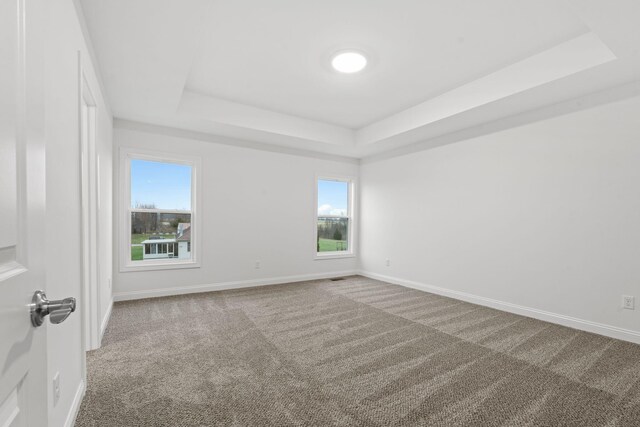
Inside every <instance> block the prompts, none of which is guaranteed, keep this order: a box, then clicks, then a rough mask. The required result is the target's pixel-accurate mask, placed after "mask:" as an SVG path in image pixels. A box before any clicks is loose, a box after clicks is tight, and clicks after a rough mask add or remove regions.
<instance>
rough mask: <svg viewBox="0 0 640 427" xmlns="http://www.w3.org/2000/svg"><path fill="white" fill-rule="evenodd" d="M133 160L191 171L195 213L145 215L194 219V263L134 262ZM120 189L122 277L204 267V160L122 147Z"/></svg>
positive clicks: (171, 259)
mask: <svg viewBox="0 0 640 427" xmlns="http://www.w3.org/2000/svg"><path fill="white" fill-rule="evenodd" d="M131 159H142V160H150V161H155V162H166V163H177V164H182V165H187V166H190V167H191V210H190V211H182V210H175V209H173V210H172V209H166V210H165V209H148V210H144V211H149V212H153V211H159V212H178V213H189V214H190V215H191V259H177V258H170V259H163V260H157V259H156V260H146V261H135V262H132V261H131V249H130V248H131V232H130V231H131V225H130V221H131V212H132V211H135V210H137V209H135V208H130V203H131V196H130V192H131V169H130V167H129V165H130V161H131ZM118 162H119V165H118V169H119V174H118V185H119V197H118V206H117V207H116V211H115V212H117V215H118V218H119V221H118V224H119V230H118V234H117V235H118V236H119V239H118V242H117V248H118V261H119V262H118V263H119V271H120V272H121V273H126V272H132V271H151V270H166V269H181V268H199V267H200V253H201V251H200V249H201V240H202V239H201V238H200V237H201V235H202V233H201V228H200V225H201V224H202V221H201V218H200V217H201V215H200V213H201V212H202V209H201V201H200V197H198V196H199V193H200V191H199V189H200V187H201V185H202V183H201V178H200V177H201V174H202V172H201V171H202V159H201V157H199V156H189V155H183V154H178V153H169V152H164V151H156V150H145V149H137V148H132V147H120V154H119V156H118Z"/></svg>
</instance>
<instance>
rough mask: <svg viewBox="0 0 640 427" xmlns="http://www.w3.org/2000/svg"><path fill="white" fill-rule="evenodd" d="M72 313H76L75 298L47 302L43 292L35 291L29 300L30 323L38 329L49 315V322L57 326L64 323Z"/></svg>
mask: <svg viewBox="0 0 640 427" xmlns="http://www.w3.org/2000/svg"><path fill="white" fill-rule="evenodd" d="M74 311H76V299H75V298H73V297H69V298H65V299H61V300H56V301H49V300H48V299H47V295H46V294H45V293H44V291H36V292H35V293H34V294H33V298H32V300H31V323H32V324H33V326H35V327H38V326H40V325H42V323H44V318H45V317H46V316H47V315H49V321H50V322H51V323H53V324H56V325H57V324H58V323H62V322H64V321H65V319H66V318H67V317H69V315H70V314H71V313H73V312H74Z"/></svg>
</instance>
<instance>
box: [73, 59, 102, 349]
mask: <svg viewBox="0 0 640 427" xmlns="http://www.w3.org/2000/svg"><path fill="white" fill-rule="evenodd" d="M86 69H87V67H86V66H85V60H84V58H83V55H82V53H81V52H80V51H78V77H79V81H78V85H79V87H78V89H79V102H78V104H79V105H78V112H79V129H78V133H79V144H80V147H79V148H80V150H79V152H80V158H79V170H80V178H81V179H80V186H79V191H80V200H81V207H80V215H81V227H82V229H81V231H82V233H81V248H82V252H81V266H82V282H83V287H82V303H83V310H81V311H82V313H83V348H84V350H93V349H96V348H98V347H99V346H100V344H99V334H100V319H99V316H100V314H99V307H100V292H99V283H100V273H101V272H100V261H101V260H100V259H99V257H98V254H99V252H100V251H99V248H100V238H101V236H100V233H99V227H98V225H99V224H100V212H99V206H98V203H99V197H98V195H99V193H98V191H99V185H98V184H99V177H98V168H97V165H98V155H97V147H96V126H97V118H96V109H97V104H96V99H95V97H94V95H93V90H92V88H91V84H90V83H89V79H88V78H87V74H86Z"/></svg>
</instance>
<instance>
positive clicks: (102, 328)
mask: <svg viewBox="0 0 640 427" xmlns="http://www.w3.org/2000/svg"><path fill="white" fill-rule="evenodd" d="M112 310H113V298H112V299H111V302H110V303H109V307H107V311H106V313H105V314H104V317H103V318H102V325H100V342H99V344H100V345H102V338H103V337H104V332H105V331H106V330H107V326H108V325H109V320H110V319H111V311H112Z"/></svg>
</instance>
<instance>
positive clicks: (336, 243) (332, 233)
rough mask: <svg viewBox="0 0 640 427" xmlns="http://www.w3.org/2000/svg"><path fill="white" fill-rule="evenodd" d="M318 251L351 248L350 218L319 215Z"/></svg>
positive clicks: (335, 250) (341, 250) (336, 250)
mask: <svg viewBox="0 0 640 427" xmlns="http://www.w3.org/2000/svg"><path fill="white" fill-rule="evenodd" d="M317 250H318V252H343V251H348V250H349V219H348V218H332V217H321V216H318V242H317Z"/></svg>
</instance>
